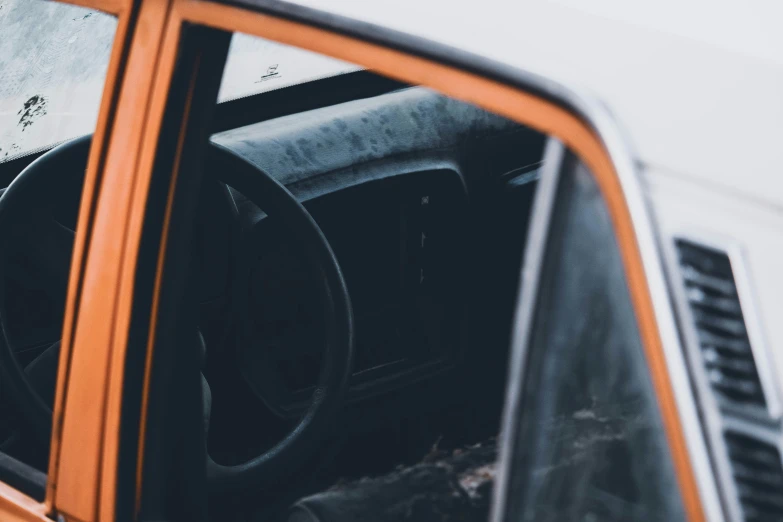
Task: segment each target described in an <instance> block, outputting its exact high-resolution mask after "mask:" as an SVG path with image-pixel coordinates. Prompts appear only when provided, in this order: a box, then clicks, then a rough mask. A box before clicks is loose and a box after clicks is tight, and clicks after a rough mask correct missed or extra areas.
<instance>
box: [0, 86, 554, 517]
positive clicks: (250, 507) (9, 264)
mask: <svg viewBox="0 0 783 522" xmlns="http://www.w3.org/2000/svg"><path fill="white" fill-rule="evenodd" d="M214 130H215V133H214V134H213V135H212V138H211V142H212V144H213V147H214V148H215V150H216V151H219V152H217V153H215V154H211V155H209V159H208V160H207V162H206V164H205V175H206V179H207V180H208V182H206V183H205V184H204V188H203V190H202V192H203V194H202V198H201V203H200V206H199V210H198V215H197V221H198V222H197V224H196V226H195V231H196V232H195V233H196V237H195V241H196V245H197V246H196V247H195V255H194V258H193V259H194V263H195V265H196V275H195V276H194V280H196V281H198V295H199V310H198V315H199V332H200V337H201V339H203V346H204V348H205V358H204V362H203V365H202V372H203V376H204V379H205V382H206V383H208V385H205V386H206V388H208V392H205V393H207V394H208V396H209V400H208V401H207V400H206V399H205V402H210V403H211V406H210V407H209V408H208V409H209V411H208V413H206V417H207V418H208V451H209V455H210V457H211V459H214V461H215V462H218V463H220V464H222V465H226V466H230V465H237V464H241V463H243V462H246V461H248V460H249V459H252V458H253V457H255V456H257V455H259V454H262V453H264V452H265V451H267V450H268V449H269V448H271V447H273V446H274V445H275V444H276V443H277V441H279V440H281V439H283V438H284V437H286V434H288V433H290V432H291V430H292V429H294V427H295V426H297V422H298V419H300V418H301V417H302V415H303V414H305V413H306V411H308V410H307V408H308V405H309V404H310V402H311V397H312V396H313V390H314V389H316V388H317V386H318V383H319V375H320V373H319V372H321V368H322V366H323V364H324V353H326V350H327V347H326V346H325V344H326V343H327V341H326V340H327V339H329V335H330V328H331V325H330V324H329V321H328V317H327V318H325V317H324V314H323V313H322V308H323V303H322V301H323V292H321V291H320V290H319V286H318V285H319V282H318V278H319V274H318V273H317V272H315V271H314V270H312V269H311V266H310V265H309V264H308V255H309V253H308V251H307V250H306V249H305V250H303V249H302V245H301V242H299V241H298V238H299V236H298V232H296V229H292V228H291V227H289V226H287V223H286V222H284V221H283V220H280V219H275V216H274V215H273V213H272V212H270V215H267V213H266V212H267V211H269V209H265V208H261V207H260V205H258V204H257V202H256V201H255V200H254V199H255V198H253V197H250V196H249V195H248V194H245V193H243V192H242V188H241V187H239V186H237V187H234V186H232V184H231V183H226V184H224V182H226V179H227V178H228V179H230V175H229V174H227V177H224V176H222V175H221V173H223V172H228V171H233V170H234V169H236V168H238V167H237V165H239V163H238V162H241V165H242V167H241V168H243V169H246V170H248V172H252V169H253V168H254V169H256V172H257V173H258V172H263V173H265V175H267V176H269V177H271V178H272V179H274V180H275V181H276V182H278V183H279V184H281V185H283V186H284V187H285V188H286V189H287V191H288V192H289V193H290V194H292V195H293V196H294V197H295V199H296V200H297V201H298V202H299V203H301V204H302V205H303V206H304V208H305V209H306V210H307V212H308V213H309V214H310V215H311V216H312V218H313V219H314V221H315V223H317V226H318V228H320V230H321V231H322V232H323V235H324V236H325V238H326V239H327V240H328V244H329V246H330V247H331V249H332V250H333V252H334V254H335V256H336V260H337V263H338V264H339V268H340V269H341V271H342V276H343V277H344V281H345V284H346V287H347V294H348V295H349V296H350V303H351V306H352V311H353V328H354V332H355V339H354V345H353V361H352V368H351V370H350V374H349V382H348V385H347V389H346V390H345V394H344V397H343V400H342V401H341V403H340V407H339V409H338V410H337V411H336V412H335V414H334V418H333V419H331V421H330V427H329V430H328V431H325V432H324V435H323V437H322V438H320V439H319V440H318V441H317V444H316V446H315V449H314V450H313V451H312V452H311V453H310V454H308V455H303V457H304V458H303V459H302V462H301V463H300V464H299V465H297V466H296V467H295V468H294V467H291V469H288V470H286V473H285V476H282V477H281V478H280V480H278V481H276V483H274V484H268V485H267V486H266V487H265V488H264V490H263V491H259V490H257V489H255V490H253V491H251V492H248V491H235V490H232V489H230V488H229V489H226V490H223V491H220V492H218V493H215V494H214V498H211V499H210V506H212V508H213V510H214V511H215V513H213V516H212V519H214V520H227V519H226V518H225V517H226V513H229V512H230V513H233V515H234V519H235V520H238V521H239V520H276V519H281V518H282V519H283V520H285V519H287V518H288V519H290V520H295V521H307V520H323V521H326V520H333V519H334V517H333V516H331V515H329V514H328V513H327V512H328V511H329V509H327V508H326V507H324V508H323V509H322V513H318V510H319V509H321V508H319V507H318V506H317V502H318V499H317V498H316V497H318V494H319V492H324V491H327V490H329V491H340V488H341V485H346V484H352V483H356V481H360V482H361V480H362V479H363V478H364V477H388V476H390V475H389V474H394V473H400V472H401V470H402V469H404V468H406V467H410V466H417V465H421V463H422V462H426V461H427V459H432V458H433V455H439V456H443V455H449V456H450V458H451V457H458V456H459V455H461V454H462V451H463V449H464V448H469V447H472V448H483V449H481V450H480V452H484V453H486V454H487V455H489V456H487V455H484V456H485V457H487V458H489V459H491V458H494V457H493V455H494V454H493V453H492V451H493V450H491V449H487V448H491V447H492V446H493V443H492V442H491V441H492V439H493V437H495V436H496V435H497V433H498V429H499V426H500V415H501V411H502V407H503V400H504V391H505V381H506V368H507V358H508V350H509V343H510V334H511V324H512V315H513V312H514V305H515V303H516V299H517V295H518V284H519V274H520V265H521V258H522V252H523V247H524V245H525V241H526V232H527V223H528V218H529V213H530V209H531V205H532V201H533V196H534V193H535V188H536V182H537V180H538V174H539V168H540V166H541V158H542V151H543V147H544V136H543V135H541V134H538V133H536V132H534V131H532V130H530V129H527V128H525V127H523V126H520V125H519V124H516V123H514V122H511V121H508V120H506V119H504V118H501V117H499V116H495V115H493V114H490V113H488V112H486V111H484V110H482V109H479V108H477V107H475V106H473V105H470V104H466V103H463V102H459V101H455V100H452V99H450V98H447V97H444V96H442V95H440V94H437V93H435V92H433V91H430V90H428V89H424V88H420V87H412V86H407V85H402V84H399V83H397V82H394V81H392V80H387V79H384V78H381V77H379V76H376V75H374V74H372V73H370V72H367V71H359V72H352V73H349V74H345V75H343V76H340V77H335V78H328V79H324V80H318V81H314V82H311V83H308V84H303V85H298V86H293V87H289V88H286V89H281V90H277V91H271V92H268V93H264V94H259V95H255V96H251V97H247V98H243V99H239V100H235V101H231V102H227V103H223V104H220V105H218V107H217V109H216V115H215V120H214ZM88 146H89V144H88V142H87V141H85V145H84V146H83V150H85V151H86V150H87V147H88ZM38 157H41V154H35V155H31V156H26V157H24V158H19V159H16V160H13V161H10V162H6V163H3V164H0V182H2V186H7V185H8V184H9V183H10V182H11V181H12V180H14V179H15V178H16V177H17V176H18V175H19V174H20V173H21V172H23V171H24V170H25V169H26V168H27V167H28V166H29V165H30V164H31V163H32V162H33V161H34V160H36V159H37V158H38ZM77 163H78V162H77ZM71 170H73V171H74V172H71V173H70V174H69V173H66V172H63V173H61V178H62V179H61V181H60V182H57V183H54V182H53V183H54V184H53V185H52V186H53V187H56V188H53V189H52V191H51V194H45V195H43V194H42V195H40V199H39V200H37V201H31V202H30V204H31V205H37V206H39V207H40V209H46V211H47V212H38V213H37V214H36V213H35V212H33V211H30V212H31V213H33V214H36V215H37V216H38V218H40V217H41V216H42V215H44V216H46V219H49V218H51V219H53V220H54V221H55V222H56V223H57V227H58V228H57V231H56V232H52V230H51V228H50V229H48V230H47V231H46V232H42V234H45V235H46V240H45V242H44V243H41V242H42V241H43V239H41V236H36V235H35V233H34V232H30V230H31V229H30V228H29V226H37V227H39V228H41V229H43V228H45V227H44V226H43V225H40V223H38V221H40V219H36V220H33V221H35V223H32V224H30V223H27V224H26V225H25V227H26V228H24V230H23V231H20V232H19V234H18V235H15V236H13V238H15V240H13V241H7V244H5V245H3V250H2V251H3V252H4V254H3V256H2V257H3V263H4V264H5V265H4V266H5V268H4V269H3V270H2V274H3V275H2V279H3V282H2V284H3V286H4V290H5V291H4V292H2V296H3V300H4V303H3V305H2V308H1V309H0V315H2V316H3V317H2V319H3V320H2V326H3V329H4V333H5V336H6V339H7V342H8V345H9V346H10V347H11V348H12V350H13V353H14V357H15V358H16V361H17V363H18V364H19V366H20V367H22V368H25V369H26V375H27V378H28V379H29V380H30V382H31V383H32V386H33V387H34V388H35V389H36V390H38V392H39V393H40V394H41V395H42V396H44V397H45V398H46V399H47V400H48V401H49V402H51V400H52V397H53V393H54V380H55V376H56V365H57V350H58V344H57V341H58V339H59V337H60V325H61V323H62V314H63V303H64V296H65V286H64V281H66V280H67V279H64V277H67V259H70V258H69V254H68V252H69V250H68V249H69V247H70V245H71V244H72V243H69V241H72V239H70V240H69V237H68V236H69V234H72V231H73V229H74V228H75V226H76V224H75V216H76V211H77V206H78V201H79V196H78V195H79V192H80V188H81V185H80V183H79V181H78V180H79V179H80V178H79V176H80V174H81V172H83V166H82V170H81V171H80V169H79V168H78V167H76V168H72V169H71ZM247 175H248V176H249V175H251V174H247ZM259 175H260V174H259ZM20 193H21V191H20ZM40 209H39V210H40ZM28 225H29V226H28ZM34 230H38V229H34ZM3 239H4V240H5V239H6V238H3ZM17 240H18V241H17ZM41 244H44V245H46V247H45V249H46V250H47V253H46V254H45V255H43V257H44V258H45V259H44V260H43V261H42V252H41V249H42V248H43V247H41V246H40V245H41ZM36 245H38V246H36ZM52 249H55V250H56V251H57V252H60V253H62V252H64V254H57V255H56V256H55V255H52V253H51V252H52ZM52 257H57V259H58V260H60V261H59V268H58V269H53V268H52V267H51V258H52ZM46 258H49V259H48V260H47V259H46ZM63 259H66V261H65V266H64V267H63V266H62V265H63V262H62V260H63ZM42 274H45V275H42ZM63 274H64V275H63ZM0 379H2V380H4V379H3V377H0ZM2 385H3V383H2V382H0V419H11V422H4V423H0V451H2V452H3V453H5V454H7V455H10V456H11V457H13V458H15V459H18V460H20V461H23V462H26V463H28V464H31V465H32V466H34V467H36V468H37V469H39V470H40V471H42V472H44V471H46V452H45V451H42V450H41V444H42V442H41V441H39V440H36V438H35V437H27V436H25V429H26V428H25V426H26V422H25V420H24V419H23V417H24V415H23V414H20V412H19V411H18V410H19V408H18V406H17V405H16V404H15V403H14V400H12V399H11V398H10V395H9V394H8V393H4V392H5V390H4V389H3V386H2ZM487 452H489V453H487ZM417 469H418V468H417ZM395 487H396V486H395ZM409 487H412V486H409ZM422 487H423V486H422ZM335 488H336V489H335ZM344 490H345V491H347V492H349V493H350V491H352V489H351V488H350V487H345V488H344ZM411 495H412V493H411V491H409V490H406V491H405V493H404V496H405V497H406V498H410V497H411ZM319 498H320V497H319ZM379 502H380V501H379ZM292 505H295V506H296V507H295V509H294V510H289V508H290V506H292ZM355 519H356V520H358V518H344V520H355ZM381 519H382V520H386V518H377V520H381ZM389 519H391V518H389ZM410 519H416V520H418V518H415V517H410ZM421 519H425V518H421ZM368 520H369V519H368Z"/></svg>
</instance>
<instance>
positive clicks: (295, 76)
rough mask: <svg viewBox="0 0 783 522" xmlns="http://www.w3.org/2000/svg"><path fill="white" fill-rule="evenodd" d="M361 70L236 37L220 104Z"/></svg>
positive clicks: (256, 39) (269, 43)
mask: <svg viewBox="0 0 783 522" xmlns="http://www.w3.org/2000/svg"><path fill="white" fill-rule="evenodd" d="M359 69H361V67H358V66H356V65H353V64H350V63H346V62H342V61H340V60H335V59H334V58H329V57H328V56H324V55H322V54H318V53H311V52H309V51H305V50H304V49H299V48H297V47H291V46H289V45H283V44H279V43H276V42H272V41H269V40H264V39H263V38H257V37H255V36H250V35H247V34H241V33H235V34H234V35H233V36H232V39H231V47H230V48H229V51H228V60H227V61H226V69H225V72H224V73H223V81H222V83H221V85H220V93H219V94H218V101H221V102H223V101H229V100H234V99H237V98H243V97H245V96H251V95H253V94H259V93H262V92H267V91H272V90H275V89H282V88H284V87H288V86H290V85H297V84H300V83H307V82H311V81H314V80H319V79H322V78H328V77H330V76H337V75H339V74H345V73H348V72H353V71H358V70H359Z"/></svg>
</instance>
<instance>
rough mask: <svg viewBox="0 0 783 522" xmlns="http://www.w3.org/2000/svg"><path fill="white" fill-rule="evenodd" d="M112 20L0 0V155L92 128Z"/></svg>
mask: <svg viewBox="0 0 783 522" xmlns="http://www.w3.org/2000/svg"><path fill="white" fill-rule="evenodd" d="M31 20H34V21H35V23H31ZM116 26H117V23H116V20H115V19H114V18H113V17H111V16H108V15H105V14H102V13H98V12H96V11H92V10H89V9H84V8H81V7H74V6H70V5H64V4H58V3H55V2H44V1H42V0H0V35H2V37H0V161H7V160H9V159H13V158H15V157H18V156H23V155H26V154H30V153H32V152H36V151H37V150H40V149H43V148H46V147H48V146H51V145H54V144H56V143H59V142H61V141H64V140H67V139H69V138H74V137H77V136H81V135H84V134H88V133H90V132H92V130H93V128H94V127H95V121H96V119H97V117H98V107H99V105H100V100H101V94H102V92H103V81H104V78H105V77H106V67H107V65H108V63H109V54H110V53H111V44H112V41H113V39H114V31H115V29H116Z"/></svg>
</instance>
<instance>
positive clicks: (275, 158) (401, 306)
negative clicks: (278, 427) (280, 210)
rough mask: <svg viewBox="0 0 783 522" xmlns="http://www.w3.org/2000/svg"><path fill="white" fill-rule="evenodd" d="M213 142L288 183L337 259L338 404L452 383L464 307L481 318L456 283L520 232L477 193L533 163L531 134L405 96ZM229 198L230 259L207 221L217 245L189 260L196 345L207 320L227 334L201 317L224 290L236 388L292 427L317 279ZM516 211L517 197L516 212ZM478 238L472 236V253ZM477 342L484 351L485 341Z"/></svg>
mask: <svg viewBox="0 0 783 522" xmlns="http://www.w3.org/2000/svg"><path fill="white" fill-rule="evenodd" d="M212 141H213V142H214V143H216V144H218V145H219V146H221V147H223V148H224V149H227V150H228V151H230V152H231V153H232V154H234V155H236V156H238V157H240V158H241V159H243V160H245V161H247V162H249V163H251V164H252V165H254V166H255V167H256V168H258V169H259V170H261V171H264V172H266V173H268V174H269V175H271V176H272V177H274V178H275V179H277V180H278V181H279V182H281V183H283V184H284V185H286V187H287V188H288V189H289V190H290V191H291V192H292V193H293V194H294V196H296V197H297V199H298V200H299V201H300V202H302V204H303V205H304V206H305V207H306V208H307V210H308V211H309V212H310V214H311V215H312V216H313V218H314V219H315V221H316V222H317V223H318V225H319V226H320V227H321V229H322V230H323V232H324V234H325V235H326V237H327V239H328V240H329V242H330V244H331V246H332V248H333V250H334V251H335V254H336V256H337V259H338V261H339V263H340V266H341V268H342V270H343V273H344V275H345V278H346V283H347V286H348V291H349V294H350V297H351V300H352V304H353V309H354V320H355V327H356V346H355V356H354V369H353V375H352V379H351V383H350V388H349V392H348V396H347V400H348V402H349V403H354V404H361V403H364V402H366V401H369V400H370V399H373V398H382V397H384V396H390V395H395V394H389V393H388V392H391V391H395V390H400V389H401V388H409V387H410V385H412V384H414V383H427V382H433V381H432V378H433V377H435V376H440V375H452V374H454V370H455V368H456V367H457V366H459V365H460V364H462V363H463V362H464V359H465V350H466V344H467V343H469V342H471V341H469V340H466V339H469V338H470V335H468V333H469V332H468V327H469V326H470V324H469V322H467V321H466V317H468V316H469V315H470V314H471V312H470V310H469V309H470V308H471V307H474V308H475V307H477V306H478V307H479V308H482V309H484V312H482V313H484V314H485V315H484V316H485V317H486V316H488V315H491V313H492V312H491V310H493V309H494V308H493V306H492V303H491V302H489V301H484V302H478V301H477V299H476V296H477V295H481V294H480V293H479V294H477V292H476V289H475V288H471V287H470V286H469V285H468V284H467V282H468V281H469V280H470V279H471V277H467V272H468V271H472V270H476V269H477V268H478V269H480V267H481V265H482V264H483V263H487V262H489V263H490V264H491V263H492V261H491V260H487V259H484V258H483V257H482V253H481V252H477V251H475V245H476V244H484V245H486V244H488V243H495V242H499V241H500V242H502V241H503V240H504V238H503V237H502V235H501V234H499V230H504V227H505V226H508V227H511V228H513V229H514V230H515V231H516V230H518V229H519V228H518V227H519V223H511V224H505V223H503V226H501V227H498V226H496V225H497V224H496V223H489V220H490V216H494V215H495V212H494V211H493V210H491V208H489V209H487V211H486V212H483V213H482V208H483V207H482V206H481V205H482V204H488V205H489V206H490V207H491V206H492V205H493V204H496V202H497V200H495V201H490V202H488V203H487V202H484V203H482V201H481V200H480V198H478V199H477V198H476V194H480V193H481V191H482V190H485V189H487V190H488V189H493V187H495V188H497V186H499V184H500V183H501V181H502V182H503V183H506V182H507V181H508V180H506V179H505V178H504V174H507V173H508V172H512V173H515V172H517V171H518V169H519V167H521V166H524V165H528V164H531V163H535V162H536V161H537V160H538V159H539V158H540V152H541V144H542V141H541V139H539V137H538V135H536V134H535V133H533V132H532V131H530V130H528V129H525V128H523V127H520V126H519V125H518V124H515V123H513V122H510V121H508V120H505V119H504V118H501V117H498V116H495V115H492V114H489V113H487V112H485V111H483V110H481V109H478V108H477V107H474V106H471V105H468V104H465V103H461V102H457V101H455V100H451V99H448V98H445V97H443V96H441V95H438V94H437V93H434V92H432V91H429V90H427V89H422V88H409V89H403V90H400V91H395V92H392V93H388V94H385V95H382V96H376V97H373V98H368V99H360V100H356V101H352V102H348V103H343V104H339V105H335V106H330V107H325V108H322V109H316V110H312V111H308V112H305V113H299V114H294V115H290V116H286V117H282V118H277V119H274V120H269V121H265V122H261V123H256V124H253V125H249V126H246V127H241V128H238V129H232V130H228V131H225V132H221V133H219V134H215V135H213V136H212ZM515 179H517V182H518V179H524V180H528V177H524V176H522V177H521V178H515ZM528 185H532V184H528ZM504 186H505V185H504ZM509 186H511V185H509ZM493 190H494V189H493ZM528 192H530V191H528ZM229 195H230V200H231V206H232V207H234V208H235V209H236V220H237V221H238V222H239V229H240V231H239V232H238V237H237V238H236V243H237V245H238V246H236V247H232V246H230V244H229V243H231V241H229V239H228V238H227V234H226V233H225V230H226V225H225V223H224V224H221V225H216V224H215V223H207V224H206V226H207V228H209V227H212V228H213V229H214V230H213V232H212V233H213V234H215V235H218V236H221V237H219V238H218V237H215V238H207V239H203V243H204V247H205V248H206V249H207V252H205V253H204V254H203V256H205V257H207V258H213V259H211V260H210V261H207V262H205V263H203V265H204V266H203V268H202V271H203V273H204V282H203V283H202V285H203V286H204V287H205V288H210V289H211V290H208V291H205V294H207V296H206V297H205V298H204V299H203V301H204V304H203V305H202V309H203V313H202V317H203V318H204V320H202V329H204V328H209V326H204V324H205V323H210V322H212V323H213V326H214V328H213V330H214V331H213V332H209V333H208V332H205V337H207V339H208V346H209V344H213V345H214V344H216V343H214V342H213V343H210V342H209V339H218V338H219V336H220V335H221V334H220V331H221V327H220V326H219V323H221V321H222V322H223V323H226V322H227V321H230V318H227V317H226V316H225V314H223V317H222V319H220V320H215V317H216V315H219V314H216V313H215V310H218V309H220V306H221V303H222V304H225V301H226V300H227V299H226V298H221V297H220V292H219V289H220V288H226V287H230V288H231V291H230V298H228V300H230V301H233V303H234V311H233V312H230V313H229V314H228V315H231V313H233V314H235V315H237V316H241V320H240V321H238V322H239V323H243V327H242V328H241V329H240V330H241V331H240V333H239V339H238V342H236V343H235V344H236V350H235V352H236V353H235V354H234V355H233V357H234V358H235V361H234V367H235V368H236V367H238V368H240V370H241V374H242V381H243V386H245V387H246V388H247V389H248V390H249V391H250V393H251V394H252V395H254V396H255V398H256V399H257V400H259V401H261V402H262V403H263V404H264V405H265V406H266V407H267V408H268V409H269V410H271V412H272V413H273V414H274V415H275V416H277V417H280V418H284V419H286V418H295V417H297V416H298V415H299V414H300V413H301V412H302V410H303V409H304V408H305V407H306V406H307V404H308V402H309V400H310V397H311V394H312V390H313V387H314V384H315V383H316V381H317V378H318V374H319V371H320V368H321V354H322V353H323V352H324V344H323V343H324V339H325V337H326V336H325V334H324V332H325V330H324V329H325V328H327V327H328V325H326V324H324V309H323V303H321V302H320V301H319V293H318V291H317V288H318V285H317V284H316V283H317V279H316V278H317V277H318V274H317V273H314V270H313V269H312V268H311V267H310V264H309V263H308V260H307V254H306V253H305V252H303V251H301V250H299V248H298V243H297V241H296V238H292V237H291V235H290V234H289V233H288V231H287V230H286V229H285V225H284V223H280V222H276V221H275V220H274V219H273V218H270V217H269V216H267V215H266V214H265V213H264V212H263V209H259V208H257V207H256V206H255V205H254V204H253V203H252V202H250V201H249V200H248V199H247V198H245V197H244V196H243V195H242V194H241V193H239V192H238V191H236V190H234V189H230V190H229ZM528 202H529V197H526V199H524V206H525V208H527V204H528ZM477 212H478V214H477ZM205 215H211V213H210V212H205ZM507 217H508V216H505V215H504V216H503V217H502V218H499V219H503V220H505V219H507ZM483 225H487V227H486V229H484V228H483ZM477 235H478V236H482V237H485V239H483V240H482V241H478V242H477V241H475V239H476V237H477ZM521 240H522V238H521V237H519V238H516V240H515V243H519V242H521ZM214 245H218V246H217V248H215V247H214ZM232 248H235V249H236V252H234V254H236V257H237V258H238V259H239V260H240V262H239V263H238V264H237V266H233V267H231V266H229V264H227V261H226V259H227V258H228V257H230V256H227V255H226V253H227V252H231V251H232ZM487 252H490V251H489V250H487ZM477 260H479V263H478V264H477ZM218 265H219V268H215V267H216V266H218ZM495 269H497V266H496V267H495ZM232 270H233V272H234V275H233V276H228V275H226V274H227V273H228V272H231V271H232ZM490 280H493V276H492V275H491V274H488V277H487V281H490ZM505 281H507V279H505ZM487 297H488V298H489V299H492V298H493V295H492V293H491V292H489V293H485V294H484V295H483V298H484V299H486V298H487ZM474 315H475V316H477V317H478V316H481V314H475V313H474ZM235 326H236V325H235ZM503 334H505V332H503ZM473 335H475V333H474V334H473ZM478 335H479V336H480V337H481V339H482V341H487V339H489V338H491V336H492V335H499V334H496V333H490V334H487V333H486V332H479V334H478ZM473 352H476V347H474V348H473ZM474 355H475V353H474ZM498 357H500V358H502V357H503V354H499V355H498ZM207 378H208V379H210V383H212V382H213V381H214V378H212V377H211V376H210V375H207ZM433 400H434V399H433Z"/></svg>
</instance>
